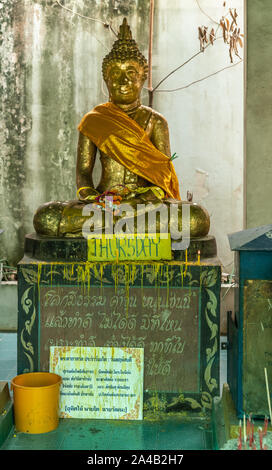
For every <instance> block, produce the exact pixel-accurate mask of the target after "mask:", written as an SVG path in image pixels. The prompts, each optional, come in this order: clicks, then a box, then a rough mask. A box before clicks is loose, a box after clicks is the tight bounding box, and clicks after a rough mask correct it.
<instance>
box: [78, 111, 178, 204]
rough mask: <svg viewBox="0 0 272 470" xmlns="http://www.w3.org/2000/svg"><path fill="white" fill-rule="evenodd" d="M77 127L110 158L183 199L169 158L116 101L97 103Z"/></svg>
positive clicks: (168, 193) (173, 195)
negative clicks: (115, 103) (114, 102)
mask: <svg viewBox="0 0 272 470" xmlns="http://www.w3.org/2000/svg"><path fill="white" fill-rule="evenodd" d="M78 130H79V131H80V132H81V133H82V134H83V135H85V136H86V137H88V138H89V139H90V140H91V141H92V142H93V143H94V144H95V145H96V146H97V147H98V148H99V149H100V150H101V151H102V152H104V153H105V154H106V155H107V156H108V157H110V158H113V159H114V160H115V161H117V162H118V163H120V164H121V165H123V166H125V167H126V168H127V169H128V170H129V171H131V172H133V173H135V174H137V175H138V176H140V177H142V178H145V179H146V180H147V181H149V182H150V183H152V184H153V185H154V186H159V187H160V188H162V189H163V190H164V191H165V193H166V194H167V196H168V197H169V198H173V199H177V200H180V199H181V198H180V193H179V183H178V179H177V175H176V172H175V169H174V166H173V163H172V162H171V160H170V158H169V157H168V156H167V155H165V154H164V153H162V152H160V150H158V149H157V148H156V147H155V146H154V145H153V144H152V142H151V141H150V139H149V137H148V136H147V134H146V132H145V131H144V129H142V128H141V126H139V124H137V122H136V121H134V120H133V119H131V118H130V117H129V116H128V115H127V114H126V113H125V112H124V111H122V109H121V108H119V107H118V106H116V105H114V104H113V103H110V102H108V103H104V104H101V105H98V106H96V107H95V108H94V109H93V110H92V111H90V112H89V113H87V114H85V116H84V117H83V118H82V120H81V122H80V124H79V126H78Z"/></svg>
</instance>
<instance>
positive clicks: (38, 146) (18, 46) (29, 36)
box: [0, 0, 260, 270]
mask: <svg viewBox="0 0 272 470" xmlns="http://www.w3.org/2000/svg"><path fill="white" fill-rule="evenodd" d="M62 2H63V4H64V5H65V6H66V7H68V8H71V9H74V10H76V11H77V12H78V13H80V14H82V15H86V16H91V17H94V18H100V19H104V20H107V19H112V24H113V27H114V28H115V30H117V29H118V26H119V24H120V23H121V21H122V18H123V16H127V17H128V20H129V23H130V24H131V28H132V31H133V35H134V37H135V39H136V40H137V42H138V44H139V47H140V48H141V50H142V52H143V53H144V54H145V55H146V56H147V51H148V16H149V2H148V1H147V0H108V1H105V0H104V1H102V0H90V1H88V2H86V1H83V0H77V1H74V0H73V1H72V0H62ZM256 3H260V2H256ZM219 4H220V5H219ZM227 4H228V5H227V6H231V7H236V8H237V11H238V13H239V17H240V24H241V23H242V19H243V0H232V1H231V2H227ZM222 5H223V1H222V2H218V0H202V1H201V6H202V7H203V8H204V9H205V10H206V11H207V13H208V14H209V15H210V16H211V17H213V18H215V19H216V20H218V19H219V18H220V17H221V16H222V14H223V12H224V9H223V7H222ZM0 11H1V15H2V20H1V24H0V28H1V31H0V33H1V42H0V48H1V50H0V54H1V58H2V69H1V78H0V92H1V97H2V105H1V106H2V109H1V116H0V121H1V122H0V148H1V158H0V228H4V229H5V233H4V234H2V235H1V237H2V239H1V241H2V243H1V245H0V248H1V253H0V256H5V257H7V258H8V259H9V261H10V263H16V262H17V261H18V260H19V259H20V258H21V257H22V255H23V240H24V235H25V234H26V233H29V232H32V231H33V226H32V218H33V213H34V211H35V209H36V208H37V206H38V205H40V204H41V203H43V202H46V201H49V200H66V199H72V198H74V197H75V193H76V190H75V162H76V145H77V124H78V123H79V121H80V119H81V117H82V116H83V115H84V114H85V113H86V112H87V111H88V110H90V109H91V108H92V107H93V106H94V105H96V104H98V103H100V102H105V101H107V94H106V91H105V86H103V84H102V77H101V63H102V59H103V57H104V56H105V55H106V54H107V51H108V50H109V49H110V47H111V44H112V43H113V41H114V39H115V38H114V36H113V34H112V33H111V32H109V31H108V30H106V29H105V28H104V27H103V26H102V25H101V24H100V23H97V22H93V21H90V20H86V19H84V18H80V17H78V16H77V15H74V14H71V13H70V12H68V11H66V10H64V9H62V8H61V7H59V6H58V5H57V4H56V3H55V2H54V1H51V0H34V1H33V0H22V1H20V2H13V1H12V0H0ZM203 24H204V25H207V26H211V25H212V22H211V21H210V20H209V19H208V18H207V17H206V16H204V15H203V13H201V11H200V10H199V8H198V6H197V3H196V2H195V1H193V0H169V1H167V2H166V1H164V0H157V1H156V2H155V22H154V58H153V85H156V83H157V82H158V81H159V80H160V79H161V78H162V77H163V76H164V75H165V74H166V73H168V72H169V71H171V70H172V69H173V68H175V67H177V66H178V65H180V64H181V63H182V62H183V61H185V60H187V59H188V58H189V57H190V56H192V55H193V54H194V53H196V52H197V51H198V50H199V42H198V31H197V28H198V26H200V25H203ZM228 65H229V57H228V50H227V47H226V45H224V44H223V42H222V41H221V43H220V41H218V43H217V44H216V45H215V46H214V47H210V48H209V49H208V50H207V51H206V52H205V54H203V55H201V56H199V57H198V58H197V59H196V60H195V61H193V62H191V63H190V64H189V65H187V66H186V67H185V68H183V69H182V70H181V71H179V72H178V73H177V74H175V75H174V76H173V77H171V79H169V80H168V81H167V82H165V84H164V86H163V87H162V89H171V88H176V87H179V86H183V85H186V84H188V83H190V82H192V81H194V80H197V79H199V78H201V77H204V76H206V75H208V74H210V73H213V72H215V71H217V70H219V69H220V68H222V67H225V66H228ZM143 103H144V104H147V92H146V91H144V93H143ZM154 108H155V109H157V110H158V111H160V112H161V113H162V114H164V115H165V117H166V118H167V119H168V121H169V127H170V137H171V148H172V152H173V153H174V152H176V153H177V154H178V155H179V158H178V159H177V160H175V162H174V163H175V167H176V171H177V174H178V177H179V179H180V181H181V193H182V197H183V198H185V197H186V193H187V190H191V191H193V193H194V200H195V201H198V202H200V203H202V204H203V205H204V206H205V207H206V208H207V209H208V211H209V213H210V214H211V233H212V234H214V235H215V236H216V238H217V242H218V248H219V256H220V258H221V259H222V262H223V264H224V266H225V269H229V270H230V269H231V265H232V254H231V252H230V250H229V247H228V240H227V233H230V232H234V231H237V230H240V229H241V228H242V220H243V65H242V64H240V65H238V66H236V67H234V68H231V69H228V70H225V71H224V72H222V73H220V74H218V75H215V76H214V77H212V78H209V79H208V80H206V81H202V82H200V83H198V84H196V85H194V86H192V87H190V88H187V89H185V90H183V91H178V92H175V93H157V94H156V96H155V99H154ZM96 175H97V178H96V179H98V177H99V165H98V166H97V168H96Z"/></svg>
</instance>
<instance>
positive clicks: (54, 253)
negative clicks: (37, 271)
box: [25, 233, 217, 262]
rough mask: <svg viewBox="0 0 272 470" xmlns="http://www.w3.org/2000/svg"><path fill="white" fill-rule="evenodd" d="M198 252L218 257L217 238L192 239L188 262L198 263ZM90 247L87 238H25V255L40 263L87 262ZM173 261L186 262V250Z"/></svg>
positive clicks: (174, 255) (177, 252) (33, 235)
mask: <svg viewBox="0 0 272 470" xmlns="http://www.w3.org/2000/svg"><path fill="white" fill-rule="evenodd" d="M198 251H200V259H201V260H204V259H207V258H214V257H216V256H217V246H216V240H215V237H213V236H211V235H207V236H206V237H203V238H192V239H191V241H190V245H189V248H188V250H187V260H188V261H197V259H198ZM87 253H88V245H87V240H86V239H85V238H82V237H81V238H47V237H40V236H39V235H37V234H36V233H31V234H29V235H26V237H25V254H26V255H27V256H28V257H29V258H32V259H36V260H40V261H67V262H76V261H79V262H81V261H87V259H88V256H87ZM172 259H173V260H179V261H185V251H184V250H173V251H172Z"/></svg>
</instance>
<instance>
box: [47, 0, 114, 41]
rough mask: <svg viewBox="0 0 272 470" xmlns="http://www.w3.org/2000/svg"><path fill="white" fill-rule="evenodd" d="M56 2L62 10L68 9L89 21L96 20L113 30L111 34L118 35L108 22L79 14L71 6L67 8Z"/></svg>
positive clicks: (57, 0)
mask: <svg viewBox="0 0 272 470" xmlns="http://www.w3.org/2000/svg"><path fill="white" fill-rule="evenodd" d="M56 3H57V4H58V5H59V6H60V7H61V8H63V9H64V10H67V11H69V12H70V13H73V15H77V16H79V17H80V18H84V19H86V20H91V21H96V22H97V23H101V24H102V25H103V26H104V28H106V29H110V30H111V31H112V32H113V34H114V35H115V36H116V37H118V35H117V33H116V31H114V29H113V27H112V26H111V24H110V22H108V23H106V22H105V21H102V20H99V19H98V18H92V17H91V16H85V15H81V13H77V12H75V11H73V10H71V8H67V7H65V6H64V5H62V4H61V3H60V1H59V0H56Z"/></svg>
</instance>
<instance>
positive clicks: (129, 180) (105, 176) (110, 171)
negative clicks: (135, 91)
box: [98, 111, 152, 191]
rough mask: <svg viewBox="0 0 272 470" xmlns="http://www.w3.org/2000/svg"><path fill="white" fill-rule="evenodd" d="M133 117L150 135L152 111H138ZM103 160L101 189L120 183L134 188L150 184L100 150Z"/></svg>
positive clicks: (107, 188) (104, 189)
mask: <svg viewBox="0 0 272 470" xmlns="http://www.w3.org/2000/svg"><path fill="white" fill-rule="evenodd" d="M133 119H134V120H135V121H136V122H137V123H138V124H139V125H140V126H141V127H142V128H143V129H145V131H146V133H147V135H148V137H150V136H151V132H152V116H151V115H150V113H147V112H146V111H144V112H139V111H138V112H137V113H136V114H135V116H133ZM100 161H101V169H102V173H101V180H100V183H99V186H98V188H99V191H108V190H109V189H113V188H114V187H117V186H118V185H122V186H127V187H129V188H131V189H134V188H135V187H137V186H146V185H147V184H149V183H148V182H147V181H146V180H145V179H144V178H141V177H140V176H138V175H137V174H136V173H133V172H132V171H129V170H128V169H127V168H126V167H125V166H123V165H121V164H120V163H118V162H117V161H115V160H114V159H113V158H111V157H108V155H106V154H105V153H103V152H101V151H100Z"/></svg>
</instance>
